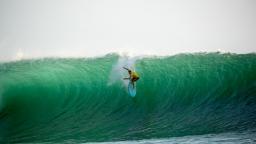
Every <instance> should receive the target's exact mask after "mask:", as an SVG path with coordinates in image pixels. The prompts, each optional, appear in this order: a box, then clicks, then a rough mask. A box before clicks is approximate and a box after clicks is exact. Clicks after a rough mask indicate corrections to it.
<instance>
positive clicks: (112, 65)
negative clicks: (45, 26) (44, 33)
mask: <svg viewBox="0 0 256 144" xmlns="http://www.w3.org/2000/svg"><path fill="white" fill-rule="evenodd" d="M123 60H127V61H131V63H134V67H135V68H136V71H137V72H138V73H139V75H140V77H141V78H140V80H139V81H138V82H137V95H136V97H135V98H132V97H130V96H129V95H128V93H127V88H126V85H125V83H124V82H123V81H122V79H121V76H123V75H126V76H127V74H126V73H127V72H125V71H124V70H123V69H118V68H119V67H118V65H122V64H123V63H122V62H120V61H123ZM126 64H127V63H126ZM119 71H120V72H119ZM0 110H1V112H0V141H1V142H10V143H12V142H39V143H40V142H60V143H61V142H67V141H75V142H113V141H133V140H136V141H137V140H145V139H162V138H172V137H181V136H191V135H205V134H219V133H228V132H244V131H248V130H253V129H255V128H256V120H255V119H256V54H243V55H242V54H220V53H198V54H179V55H175V56H166V57H144V58H143V57H140V58H137V59H136V60H134V59H130V58H125V59H123V58H122V57H121V56H118V55H116V54H109V55H106V56H104V57H99V58H79V59H78V58H76V59H69V58H66V59H64V58H62V59H57V58H47V59H35V60H23V61H17V62H9V63H1V64H0ZM253 134H255V133H253Z"/></svg>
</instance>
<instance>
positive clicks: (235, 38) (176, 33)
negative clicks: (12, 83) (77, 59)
mask: <svg viewBox="0 0 256 144" xmlns="http://www.w3.org/2000/svg"><path fill="white" fill-rule="evenodd" d="M218 50H221V51H226V52H235V53H248V52H256V0H0V60H13V59H16V58H17V57H25V58H32V57H49V56H61V57H63V56H64V57H65V56H94V55H102V54H105V53H109V52H113V51H117V52H126V51H128V52H132V53H137V54H138V53H139V54H175V53H180V52H200V51H218Z"/></svg>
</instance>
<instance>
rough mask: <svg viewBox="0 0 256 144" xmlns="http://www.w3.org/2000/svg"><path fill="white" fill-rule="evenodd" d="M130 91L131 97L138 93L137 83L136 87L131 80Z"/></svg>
mask: <svg viewBox="0 0 256 144" xmlns="http://www.w3.org/2000/svg"><path fill="white" fill-rule="evenodd" d="M128 93H129V94H130V96H131V97H135V95H136V84H134V87H133V85H132V82H131V81H129V84H128Z"/></svg>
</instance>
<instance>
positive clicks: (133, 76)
mask: <svg viewBox="0 0 256 144" xmlns="http://www.w3.org/2000/svg"><path fill="white" fill-rule="evenodd" d="M123 68H124V69H126V70H127V71H128V73H129V76H130V77H128V78H124V80H127V79H128V80H130V81H131V82H132V86H133V87H134V82H136V81H137V80H139V79H140V77H139V75H138V74H137V73H136V72H135V71H132V70H130V69H128V68H126V67H123Z"/></svg>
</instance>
